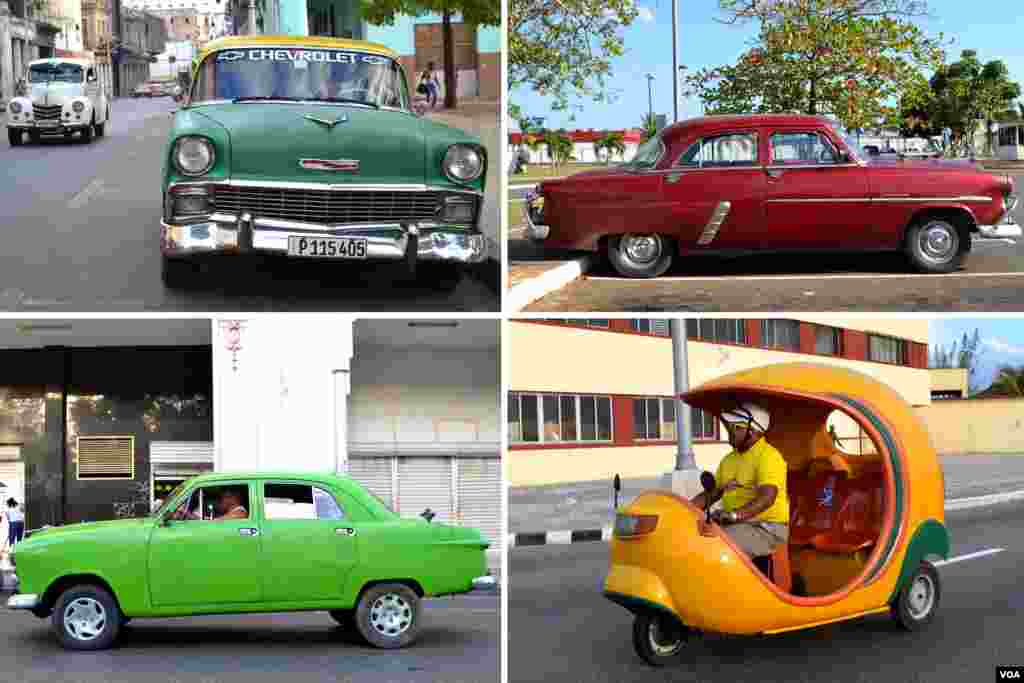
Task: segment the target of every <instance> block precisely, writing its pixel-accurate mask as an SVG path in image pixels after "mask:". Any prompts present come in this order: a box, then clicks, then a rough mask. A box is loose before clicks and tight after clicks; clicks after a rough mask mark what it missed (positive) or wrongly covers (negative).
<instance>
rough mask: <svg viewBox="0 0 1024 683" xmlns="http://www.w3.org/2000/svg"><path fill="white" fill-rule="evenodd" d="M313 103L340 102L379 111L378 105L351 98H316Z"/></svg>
mask: <svg viewBox="0 0 1024 683" xmlns="http://www.w3.org/2000/svg"><path fill="white" fill-rule="evenodd" d="M314 101H315V102H341V103H343V104H365V105H366V106H367V107H373V108H374V109H380V105H379V104H377V103H376V102H367V101H366V100H356V99H353V98H351V97H318V98H316V100H314Z"/></svg>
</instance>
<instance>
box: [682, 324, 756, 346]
mask: <svg viewBox="0 0 1024 683" xmlns="http://www.w3.org/2000/svg"><path fill="white" fill-rule="evenodd" d="M686 337H687V339H692V340H694V341H706V342H717V343H722V344H746V343H747V324H746V321H744V320H737V319H734V318H733V319H721V320H716V319H711V318H690V319H689V320H687V321H686Z"/></svg>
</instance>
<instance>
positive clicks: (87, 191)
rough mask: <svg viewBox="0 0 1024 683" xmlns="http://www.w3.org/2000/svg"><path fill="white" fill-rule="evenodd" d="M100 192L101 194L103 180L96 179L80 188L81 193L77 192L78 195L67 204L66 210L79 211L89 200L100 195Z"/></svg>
mask: <svg viewBox="0 0 1024 683" xmlns="http://www.w3.org/2000/svg"><path fill="white" fill-rule="evenodd" d="M101 192H103V179H102V178H96V179H95V180H93V181H92V182H91V183H89V184H88V185H86V186H85V187H84V188H82V191H81V192H79V193H78V194H76V195H75V196H74V197H72V198H71V201H69V202H68V208H69V209H80V208H82V207H83V206H85V205H86V204H88V203H89V200H90V199H92V198H93V197H94V196H96V195H97V194H100V193H101Z"/></svg>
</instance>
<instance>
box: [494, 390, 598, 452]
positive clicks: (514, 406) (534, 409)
mask: <svg viewBox="0 0 1024 683" xmlns="http://www.w3.org/2000/svg"><path fill="white" fill-rule="evenodd" d="M541 425H542V426H543V428H542V429H541V428H539V426H541ZM508 434H509V442H510V443H560V442H568V443H572V442H580V441H611V439H612V401H611V398H609V397H607V396H574V395H565V394H540V395H538V394H516V393H512V394H509V408H508Z"/></svg>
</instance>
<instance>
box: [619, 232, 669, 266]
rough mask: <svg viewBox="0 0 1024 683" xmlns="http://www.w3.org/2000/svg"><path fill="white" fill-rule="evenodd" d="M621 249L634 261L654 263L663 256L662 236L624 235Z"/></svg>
mask: <svg viewBox="0 0 1024 683" xmlns="http://www.w3.org/2000/svg"><path fill="white" fill-rule="evenodd" d="M619 250H620V251H621V252H622V253H623V255H625V256H626V258H627V259H629V260H630V261H632V262H633V263H638V264H648V263H653V262H654V261H657V260H658V258H659V257H660V256H661V238H660V237H658V236H657V235H623V236H622V240H621V241H620V242H619Z"/></svg>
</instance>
